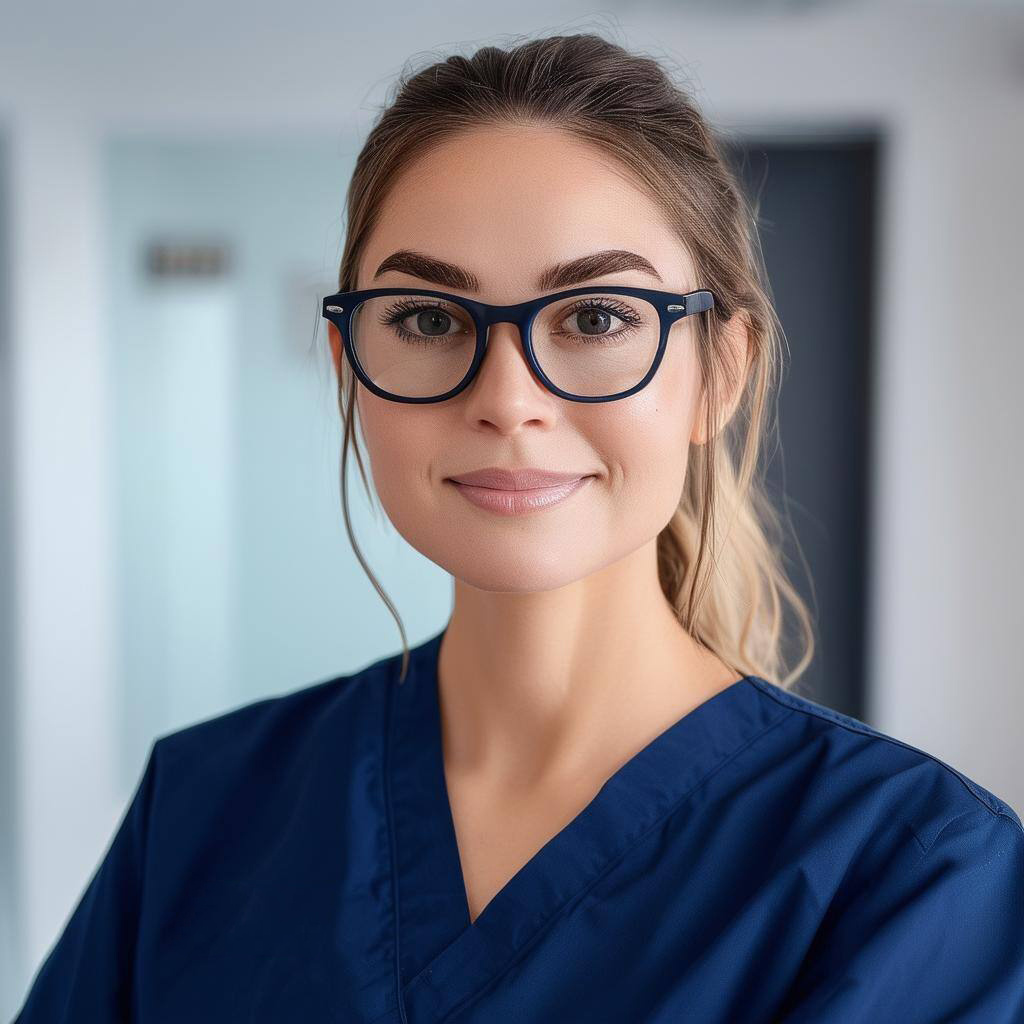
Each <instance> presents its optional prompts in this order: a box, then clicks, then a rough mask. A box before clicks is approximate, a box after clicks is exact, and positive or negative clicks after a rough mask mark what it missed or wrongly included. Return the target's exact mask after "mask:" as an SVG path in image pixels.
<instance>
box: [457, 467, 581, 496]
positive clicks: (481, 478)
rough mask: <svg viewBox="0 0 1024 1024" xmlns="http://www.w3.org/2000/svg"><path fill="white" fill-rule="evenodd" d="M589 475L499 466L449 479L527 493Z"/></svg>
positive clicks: (475, 485) (460, 474) (476, 485)
mask: <svg viewBox="0 0 1024 1024" xmlns="http://www.w3.org/2000/svg"><path fill="white" fill-rule="evenodd" d="M592 475H593V474H591V473H558V472H555V471H553V470H548V469H534V468H527V469H502V468H501V467H500V466H488V467H487V468H486V469H475V470H473V471H472V472H469V473H459V474H457V475H455V476H452V477H449V479H450V480H453V481H454V482H455V483H460V484H471V485H473V486H474V487H492V488H494V489H495V490H501V491H528V490H533V489H535V488H538V487H554V486H557V485H558V484H567V483H572V482H573V481H574V480H579V479H581V478H583V477H587V476H592Z"/></svg>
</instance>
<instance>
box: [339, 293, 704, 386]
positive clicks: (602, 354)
mask: <svg viewBox="0 0 1024 1024" xmlns="http://www.w3.org/2000/svg"><path fill="white" fill-rule="evenodd" d="M714 304H715V298H714V295H713V293H712V292H710V291H707V290H706V289H700V290H698V291H692V292H686V293H685V294H682V295H679V294H676V293H675V292H663V291H655V290H653V289H650V288H628V287H620V286H608V287H605V288H593V287H582V288H569V289H566V290H565V291H560V292H553V293H551V294H548V295H543V296H541V297H540V298H536V299H529V300H528V301H526V302H519V303H516V304H515V305H511V306H494V305H491V304H490V303H487V302H477V301H475V300H473V299H467V298H466V297H465V296H462V295H453V294H451V293H449V292H439V291H432V290H429V289H425V288H369V289H364V290H362V291H350V292H337V293H336V294H334V295H328V296H326V297H325V298H324V299H323V316H324V317H325V318H326V319H327V320H330V321H331V322H332V323H333V324H335V325H336V326H337V327H338V329H339V331H340V332H341V337H342V339H343V340H344V345H345V352H346V354H347V356H348V361H349V363H350V364H351V366H352V369H353V371H354V372H355V374H356V376H357V377H358V378H359V380H360V381H362V383H363V384H364V385H365V386H366V387H367V388H369V390H370V391H372V392H373V393H374V394H375V395H379V396H380V397H381V398H386V399H388V400H389V401H392V402H443V401H445V400H446V399H449V398H453V397H454V396H455V395H457V394H458V393H459V392H460V391H462V390H464V389H465V388H467V387H468V386H469V385H470V383H471V382H472V380H473V378H474V376H475V375H476V372H477V370H478V369H479V368H480V364H481V363H482V362H483V359H484V355H485V354H486V352H487V336H488V329H489V328H490V326H491V325H492V324H497V323H512V324H515V325H516V326H517V327H518V328H519V337H520V342H521V344H522V347H523V354H524V355H525V357H526V361H527V363H528V364H529V366H530V369H531V370H532V371H533V372H534V374H535V375H536V376H537V378H538V379H539V380H540V381H541V383H543V384H544V386H545V387H546V388H547V389H548V390H549V391H551V392H553V393H554V394H556V395H558V396H559V397H560V398H566V399H568V400H569V401H572V402H613V401H616V400H617V399H620V398H626V397H627V396H628V395H632V394H635V393H636V392H637V391H639V390H640V389H641V388H643V387H646V386H647V384H649V383H650V381H651V379H652V378H653V377H654V374H655V373H656V372H657V369H658V366H659V364H660V363H661V360H662V357H663V356H664V354H665V347H666V344H667V342H668V337H669V331H670V330H671V328H672V325H673V324H674V323H675V322H676V321H677V320H680V319H682V317H685V316H690V315H691V314H693V313H703V312H706V311H707V310H709V309H711V308H712V307H713V306H714Z"/></svg>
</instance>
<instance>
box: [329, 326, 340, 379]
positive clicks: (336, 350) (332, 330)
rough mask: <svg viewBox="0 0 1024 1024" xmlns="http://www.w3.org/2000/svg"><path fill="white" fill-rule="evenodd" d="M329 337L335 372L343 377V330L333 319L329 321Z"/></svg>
mask: <svg viewBox="0 0 1024 1024" xmlns="http://www.w3.org/2000/svg"><path fill="white" fill-rule="evenodd" d="M327 337H328V339H329V340H330V342H331V358H332V359H333V360H334V372H335V373H336V374H337V375H338V377H339V378H340V377H341V331H339V330H338V325H337V324H336V323H335V322H334V321H333V320H328V321H327Z"/></svg>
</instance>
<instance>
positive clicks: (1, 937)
mask: <svg viewBox="0 0 1024 1024" xmlns="http://www.w3.org/2000/svg"><path fill="white" fill-rule="evenodd" d="M10 209H11V203H10V190H9V189H8V171H7V137H6V132H5V131H4V130H3V128H2V127H0V1016H3V1018H4V1019H6V1017H7V1016H9V1013H10V1012H13V1011H12V1010H11V1008H10V1000H9V998H8V997H7V996H6V993H10V992H13V991H14V988H15V985H16V982H15V968H16V967H18V966H20V963H19V962H18V961H17V959H16V953H15V941H14V927H15V922H16V921H18V920H19V911H20V907H19V905H18V902H17V892H18V889H17V885H16V883H15V879H16V877H17V874H16V870H17V863H16V851H17V844H16V842H15V834H14V833H15V793H16V792H17V785H18V780H17V779H16V778H15V769H16V766H17V757H16V746H15V744H16V742H17V733H16V728H17V714H16V711H17V709H16V707H15V686H14V669H15V648H14V627H15V610H14V587H15V579H14V458H13V455H14V436H13V431H14V413H13V404H14V381H13V372H14V366H13V360H12V356H11V320H10V308H11V307H10V299H9V296H10V294H11V288H10V278H11V260H10V255H9V254H10V244H9V230H10V228H9V225H10Z"/></svg>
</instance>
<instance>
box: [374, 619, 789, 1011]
mask: <svg viewBox="0 0 1024 1024" xmlns="http://www.w3.org/2000/svg"><path fill="white" fill-rule="evenodd" d="M446 630H447V625H446V626H445V628H444V629H442V630H441V632H440V633H437V634H436V635H435V636H433V637H431V638H430V639H428V640H426V641H425V642H423V643H422V644H420V645H419V646H418V647H414V648H411V649H410V652H409V655H410V657H409V670H408V673H407V675H406V678H405V680H404V681H403V682H402V683H401V684H399V683H398V672H399V670H400V665H401V658H398V657H396V659H395V662H396V668H395V671H394V673H393V675H392V677H391V679H390V681H389V693H388V697H389V714H388V747H387V760H388V765H387V768H386V773H387V781H388V790H389V812H390V821H391V828H392V853H393V870H394V894H395V919H396V920H395V930H396V945H397V954H396V959H397V969H398V971H399V986H400V989H401V991H400V994H399V1001H400V1005H401V1008H402V1011H403V1017H402V1019H403V1020H408V1021H410V1022H416V1024H421V1022H427V1021H429V1022H431V1024H435V1022H439V1021H441V1020H443V1019H445V1018H446V1017H447V1016H448V1015H449V1014H450V1013H451V1012H452V1011H453V1010H455V1009H457V1008H459V1007H461V1006H462V1004H463V1003H466V1002H468V1001H470V1000H472V999H473V998H474V996H475V994H476V993H478V992H479V991H480V990H481V989H482V988H483V987H484V986H485V985H486V984H487V983H488V982H489V981H491V980H493V979H494V978H495V977H496V976H497V975H499V974H500V973H502V972H503V971H504V970H505V969H507V967H508V966H510V964H511V962H512V960H513V958H514V957H515V956H516V954H517V953H518V952H519V951H521V950H522V949H523V947H524V946H525V945H526V944H527V943H529V942H530V940H531V939H532V938H533V937H534V936H535V935H536V934H537V933H538V932H539V931H540V929H541V928H543V927H544V926H545V925H546V924H548V923H549V922H550V921H552V919H553V918H554V917H555V916H557V915H558V914H559V913H561V912H562V911H563V910H564V909H565V908H566V907H567V905H568V904H569V903H570V902H571V901H572V900H573V899H574V897H577V896H579V895H580V894H581V893H582V892H583V891H584V890H586V889H588V888H589V887H590V886H591V885H593V884H595V883H596V882H597V881H598V879H600V878H601V877H602V876H603V875H604V874H605V872H606V871H608V870H610V869H611V868H613V867H614V865H615V863H616V862H617V861H618V860H619V859H620V858H621V857H622V856H623V855H624V854H625V852H626V851H627V850H628V849H629V847H631V846H632V845H633V844H634V843H636V842H637V841H638V840H640V839H641V838H642V837H643V836H644V835H645V834H646V833H647V832H648V831H649V830H650V829H651V828H653V827H654V826H655V825H656V824H657V823H658V822H659V821H660V820H661V819H662V818H664V817H665V816H666V815H667V814H669V813H670V812H672V811H673V810H675V809H676V808H677V807H679V806H680V805H682V804H684V803H685V800H686V798H687V797H688V796H689V795H690V793H691V792H693V790H694V789H695V788H696V787H697V786H698V785H699V784H700V783H701V782H702V781H703V780H704V779H705V778H706V777H707V776H708V775H709V774H710V773H711V772H713V771H714V770H715V769H716V768H718V767H719V766H721V765H722V764H723V763H724V762H725V761H726V760H727V759H729V758H730V757H731V756H732V755H734V754H736V753H738V752H739V751H740V750H741V749H742V748H743V747H744V746H746V744H747V743H749V742H751V741H752V740H753V739H755V738H756V737H757V736H759V735H760V734H761V733H762V732H764V731H765V730H766V729H768V728H770V727H771V726H772V725H774V724H775V723H776V722H777V721H778V720H779V719H780V718H782V717H785V716H786V714H787V713H788V712H787V710H786V709H785V708H783V707H781V706H780V705H779V704H778V703H777V702H775V701H771V700H767V701H766V700H764V698H763V695H762V693H761V691H760V689H759V688H758V685H757V684H756V683H755V680H759V677H757V676H750V675H748V676H744V677H743V678H742V679H740V680H737V681H736V682H734V683H732V684H730V685H729V686H728V687H726V688H725V689H723V690H720V691H718V692H717V693H715V694H714V695H712V696H711V697H710V698H709V699H707V700H706V701H704V702H703V703H701V704H699V705H698V706H697V707H696V708H694V709H692V710H691V711H689V712H688V713H687V714H685V715H684V716H683V717H682V718H680V719H678V720H677V721H675V722H674V723H672V724H671V725H669V726H668V728H666V729H665V730H664V731H663V732H661V733H659V734H658V735H657V736H656V737H655V738H654V739H653V740H651V742H649V743H648V744H647V745H646V746H645V747H643V748H642V749H641V750H640V751H639V752H638V753H636V754H634V755H633V756H632V757H631V758H630V759H629V760H628V761H626V762H625V763H624V764H623V765H621V766H620V767H619V768H618V769H617V770H616V771H615V772H614V773H613V774H612V775H611V777H610V778H609V779H608V780H607V781H606V782H605V783H604V785H603V786H602V787H601V789H600V790H599V791H598V792H597V794H596V795H595V796H594V797H593V799H592V800H591V801H590V803H588V804H587V806H586V807H584V808H583V810H582V811H581V812H580V813H579V814H578V815H577V816H576V817H575V818H573V819H572V821H570V822H569V823H568V824H567V825H566V826H565V827H564V828H562V829H561V831H559V832H558V833H557V834H556V835H555V836H553V837H552V838H551V839H550V840H549V841H548V842H547V843H546V844H545V845H544V846H543V847H541V849H540V850H538V851H537V852H536V853H535V854H534V855H533V856H532V857H531V858H530V859H529V860H528V861H527V862H526V863H525V864H524V865H523V866H522V867H521V868H520V869H519V870H518V871H517V872H516V874H515V875H513V876H512V878H510V879H509V880H508V881H507V882H506V883H505V885H504V886H503V887H502V889H501V890H500V891H499V892H498V893H496V894H495V896H494V897H493V898H492V899H491V900H490V902H489V903H488V904H487V905H486V906H485V907H484V909H483V910H482V911H481V913H480V914H479V915H478V916H477V918H476V920H475V921H473V922H472V923H471V922H470V919H469V905H468V900H467V894H466V888H465V883H464V879H463V874H462V866H461V863H460V859H459V849H458V843H457V840H456V833H455V823H454V819H453V817H452V811H451V804H450V801H449V798H448V788H447V782H446V779H445V774H444V752H443V746H442V734H441V714H440V698H439V692H438V655H439V652H440V646H441V640H442V638H443V637H444V634H445V632H446Z"/></svg>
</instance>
